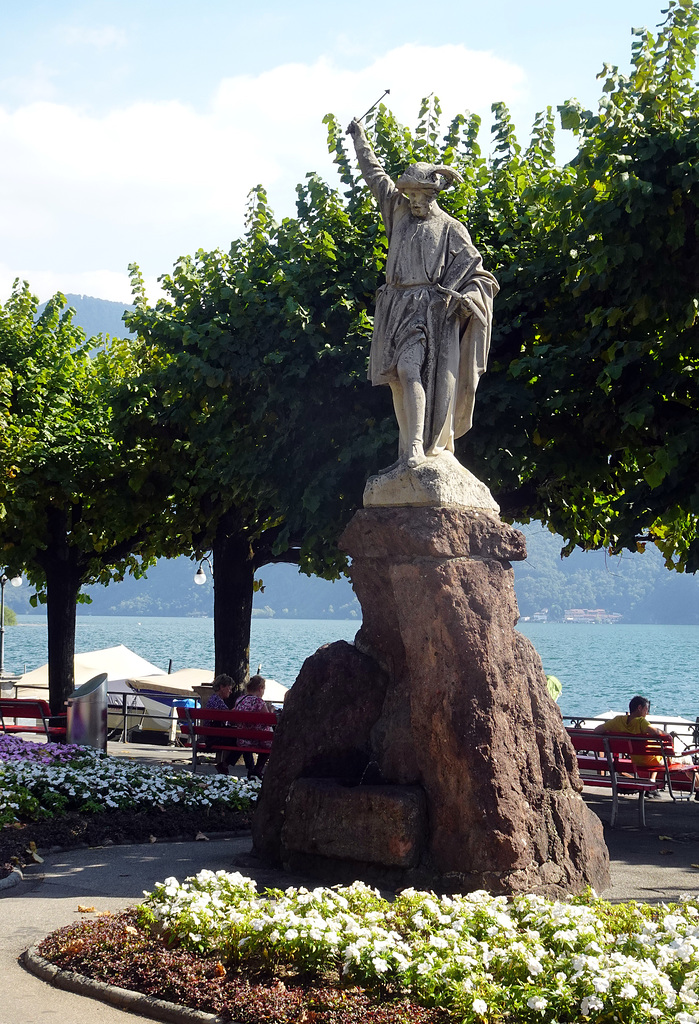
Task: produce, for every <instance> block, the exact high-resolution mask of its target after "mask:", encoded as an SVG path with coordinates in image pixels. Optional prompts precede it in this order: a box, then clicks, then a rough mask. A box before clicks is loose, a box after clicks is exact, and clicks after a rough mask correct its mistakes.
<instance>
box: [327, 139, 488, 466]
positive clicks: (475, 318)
mask: <svg viewBox="0 0 699 1024" xmlns="http://www.w3.org/2000/svg"><path fill="white" fill-rule="evenodd" d="M347 134H348V135H350V136H351V138H352V141H353V143H354V148H355V152H356V154H357V162H358V164H359V168H360V170H361V172H362V176H363V177H364V180H365V181H366V183H367V185H368V186H369V188H370V189H371V191H372V193H373V194H374V196H375V198H376V200H377V202H378V204H379V208H380V210H381V216H382V219H383V222H384V225H385V228H386V234H387V236H388V259H387V261H386V283H385V284H384V285H382V287H381V288H380V289H379V291H378V294H377V297H376V312H375V316H374V336H373V339H372V344H371V355H370V360H369V377H370V379H371V381H372V383H373V384H388V385H389V386H390V388H391V392H392V394H393V403H394V408H395V413H396V419H397V420H398V429H399V448H398V462H397V463H396V464H395V465H394V466H391V467H389V470H388V471H387V472H395V471H396V470H398V471H400V470H401V469H402V470H404V469H405V468H406V467H407V469H409V470H416V469H418V467H420V466H421V465H423V464H425V463H428V462H429V461H430V460H431V459H434V458H437V457H446V458H447V460H448V459H450V458H451V459H452V460H453V461H455V460H454V458H453V453H454V440H455V438H457V437H460V436H461V435H462V434H465V433H466V431H467V430H469V429H470V427H471V424H472V417H473V406H474V401H475V395H476V388H477V386H478V380H479V378H480V376H481V374H482V373H484V371H485V368H486V363H487V358H488V350H489V347H490V334H491V324H492V309H493V298H494V297H495V295H496V294H497V292H498V284H497V281H496V280H495V278H494V277H493V275H492V274H490V273H488V271H487V270H485V269H484V267H483V261H482V259H481V256H480V253H479V252H478V250H477V249H476V248H475V246H474V245H473V243H472V241H471V237H470V235H469V233H468V230H467V229H466V226H465V225H464V224H462V223H461V222H460V221H457V220H455V219H454V218H453V217H450V216H449V215H448V214H446V213H445V212H444V210H442V209H441V208H440V206H439V205H438V204H437V201H436V200H437V196H438V195H439V193H440V191H442V189H445V188H448V187H450V186H451V185H458V184H460V183H461V180H462V179H461V177H460V175H459V174H458V173H457V172H456V171H454V170H453V169H452V168H451V167H446V166H444V165H439V164H428V163H414V164H410V165H409V166H408V167H407V168H406V169H405V171H404V172H403V174H402V175H401V176H400V177H399V178H398V180H397V181H396V182H395V183H394V182H393V181H392V179H391V178H390V177H389V175H388V174H387V173H386V171H385V170H384V169H383V167H382V166H381V164H380V163H379V161H378V160H377V159H376V156H375V154H374V151H373V149H372V147H371V144H370V143H369V140H368V139H367V136H366V133H365V131H364V128H363V126H362V125H361V124H360V123H359V122H358V121H357V120H354V121H352V122H351V124H350V125H349V127H348V129H347ZM435 465H436V464H435Z"/></svg>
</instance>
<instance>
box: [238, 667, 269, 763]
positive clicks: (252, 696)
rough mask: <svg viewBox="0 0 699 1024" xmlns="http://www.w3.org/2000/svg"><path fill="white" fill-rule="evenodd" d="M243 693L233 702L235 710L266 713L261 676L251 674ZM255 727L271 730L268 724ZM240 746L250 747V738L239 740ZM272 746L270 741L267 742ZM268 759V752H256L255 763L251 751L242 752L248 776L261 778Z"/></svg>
mask: <svg viewBox="0 0 699 1024" xmlns="http://www.w3.org/2000/svg"><path fill="white" fill-rule="evenodd" d="M245 691H246V692H245V693H244V694H243V695H242V697H238V699H237V701H236V702H235V708H234V710H235V711H261V712H263V713H266V712H268V711H269V708H268V707H267V705H266V703H265V702H264V700H263V699H262V698H263V697H264V693H265V679H264V677H263V676H251V677H250V682H249V683H248V685H247V686H246V687H245ZM257 728H259V729H262V730H264V731H265V732H272V729H271V727H270V726H269V725H261V726H257ZM240 746H241V747H251V746H252V741H251V740H240ZM268 746H270V747H271V746H272V743H271V741H270V743H269V744H268ZM268 759H269V754H258V755H257V764H255V755H254V754H253V752H252V751H250V752H248V751H245V752H244V753H243V760H244V761H245V767H246V768H247V770H248V778H249V779H252V778H258V779H261V778H262V775H263V773H264V770H265V765H266V764H267V761H268Z"/></svg>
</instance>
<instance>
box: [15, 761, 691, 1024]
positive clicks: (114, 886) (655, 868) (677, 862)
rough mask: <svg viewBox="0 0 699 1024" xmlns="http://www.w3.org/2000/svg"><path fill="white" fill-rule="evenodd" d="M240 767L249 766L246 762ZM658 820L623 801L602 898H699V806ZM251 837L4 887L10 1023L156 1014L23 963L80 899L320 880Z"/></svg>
mask: <svg viewBox="0 0 699 1024" xmlns="http://www.w3.org/2000/svg"><path fill="white" fill-rule="evenodd" d="M109 752H110V753H111V754H116V755H117V756H125V757H129V758H133V759H135V760H139V761H144V762H167V763H169V764H178V765H180V766H181V767H182V768H186V767H187V766H188V765H189V764H191V755H190V753H189V751H187V750H184V749H176V748H165V747H146V746H142V745H136V744H128V745H122V744H112V743H110V744H109ZM239 770H240V769H239ZM585 799H586V802H587V803H588V804H589V806H590V807H592V809H593V810H595V811H596V812H597V813H598V814H599V815H600V817H601V818H602V820H603V821H605V820H607V821H608V819H609V810H610V807H611V798H610V797H609V796H608V795H607V794H600V795H599V796H597V795H596V794H593V795H590V796H588V794H587V793H586V795H585ZM646 807H647V810H646V818H647V822H648V827H647V828H646V829H643V830H641V829H638V828H637V827H636V825H637V800H636V798H635V797H634V798H626V799H622V800H621V807H620V812H619V818H620V827H619V828H616V829H614V830H611V829H609V828H605V838H606V841H607V845H608V846H609V852H610V857H611V875H612V885H611V887H610V888H609V889H607V890H606V891H605V892H604V893H602V894H601V895H603V896H605V897H606V898H607V899H610V900H613V901H620V900H629V899H634V900H639V901H647V902H652V903H657V902H670V901H672V900H675V899H677V898H678V897H680V896H681V895H682V894H683V893H690V894H691V895H693V896H699V869H697V868H695V867H693V864H694V863H699V803H698V802H695V801H690V802H689V803H682V804H675V803H673V802H672V801H671V800H670V799H669V797H666V796H663V798H662V799H661V800H657V801H649V802H648V803H647V805H646ZM250 846H251V842H250V837H249V836H235V837H229V836H212V837H211V840H210V841H209V842H203V841H199V842H172V843H153V844H147V845H133V846H107V847H93V848H80V849H75V850H64V851H57V852H54V853H50V854H48V855H46V857H45V861H44V863H43V864H35V865H32V866H31V867H28V868H27V869H25V876H24V880H23V881H21V882H19V884H17V885H16V886H14V887H13V888H10V889H5V890H2V891H0V973H2V977H3V997H2V1000H1V1001H0V1024H16V1022H18V1021H22V1024H45V1022H52V1021H56V1022H58V1021H61V1024H63V1022H65V1021H70V1022H71V1024H94V1021H95V1018H96V1016H98V1017H99V1020H100V1024H128V1022H129V1021H131V1022H133V1021H135V1020H142V1021H145V1020H150V1019H151V1018H147V1017H141V1016H138V1015H135V1014H133V1013H129V1012H126V1011H123V1010H119V1009H117V1008H115V1007H112V1006H109V1005H107V1004H104V1003H99V1004H98V1003H96V1002H95V1001H94V1000H92V999H90V998H87V997H84V996H80V995H77V994H75V993H72V992H67V991H64V990H62V989H58V988H54V987H52V986H50V985H48V984H47V983H46V982H43V981H41V980H39V979H38V978H36V977H34V976H33V975H31V974H29V973H28V972H27V971H26V970H25V969H24V968H23V967H22V966H21V965H20V964H19V962H18V957H19V956H20V955H21V954H22V953H23V951H24V950H25V949H27V947H28V946H30V945H32V944H33V943H35V942H37V941H39V940H40V939H42V938H43V937H44V936H45V935H47V934H48V933H49V932H50V931H53V930H54V929H55V928H59V927H61V926H62V925H65V924H70V923H72V922H73V921H75V920H76V919H78V918H80V917H82V916H83V915H81V914H80V913H79V912H78V904H82V905H89V906H94V907H95V909H96V910H110V911H117V910H121V909H122V908H124V907H127V906H129V905H131V904H134V903H137V902H138V901H139V900H140V899H141V898H142V896H143V890H144V889H146V890H150V889H152V888H153V886H154V884H155V883H156V882H159V881H164V879H165V878H167V877H168V876H171V875H174V876H175V877H176V878H178V879H180V880H181V879H183V878H184V877H186V876H187V875H192V874H196V872H197V871H200V870H201V869H202V868H209V869H210V870H213V871H218V870H226V871H233V870H240V871H241V872H242V873H244V874H246V875H248V876H250V877H252V878H254V879H255V880H256V881H257V883H258V888H260V889H262V888H264V887H265V886H278V887H281V888H285V887H287V886H289V885H303V884H308V885H310V886H311V887H312V886H313V885H315V884H316V883H315V882H313V880H311V879H307V878H303V877H301V876H292V875H288V874H285V873H282V872H280V871H275V870H271V869H269V868H264V867H262V866H260V865H259V864H256V863H255V862H254V861H253V860H252V859H251V858H250Z"/></svg>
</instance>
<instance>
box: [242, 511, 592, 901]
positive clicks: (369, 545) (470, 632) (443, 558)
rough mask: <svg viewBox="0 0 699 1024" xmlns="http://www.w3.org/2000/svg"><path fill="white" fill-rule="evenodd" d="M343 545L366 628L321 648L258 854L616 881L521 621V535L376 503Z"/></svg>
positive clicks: (434, 874) (359, 872)
mask: <svg viewBox="0 0 699 1024" xmlns="http://www.w3.org/2000/svg"><path fill="white" fill-rule="evenodd" d="M342 545H343V547H344V548H345V550H346V551H347V552H348V553H349V554H350V555H351V557H352V569H351V575H352V582H353V585H354V589H355V591H356V593H357V597H358V598H359V601H360V603H361V606H362V612H363V624H362V627H361V629H360V631H359V633H358V634H357V637H356V640H355V647H354V648H352V647H351V646H350V645H347V644H334V645H331V646H329V647H326V648H322V649H321V651H319V652H318V654H316V655H314V656H313V657H311V658H309V659H308V660H307V661H306V663H305V664H304V666H303V669H302V671H301V674H300V675H299V678H298V680H297V682H296V683H295V685H294V687H293V689H292V690H291V693H290V694H289V697H288V698H287V707H286V710H285V712H284V715H283V716H282V722H281V725H280V728H279V731H278V735H277V737H276V739H275V745H274V749H273V752H272V757H271V758H270V763H269V767H268V770H267V774H266V776H265V780H264V785H263V789H262V794H261V798H260V802H259V809H258V813H257V815H256V818H255V822H254V827H253V838H254V843H255V848H256V850H257V852H258V853H259V854H261V855H262V856H263V857H265V858H266V859H269V860H275V861H277V862H281V863H283V864H285V865H286V866H288V867H290V868H296V869H299V868H301V869H303V870H306V871H315V872H316V873H317V874H319V875H320V876H321V877H323V878H324V879H325V880H335V881H340V880H345V879H347V878H348V877H359V878H366V879H367V880H369V881H374V882H377V883H378V884H386V885H395V886H399V885H408V884H411V885H418V886H422V887H430V888H434V889H437V890H440V891H453V892H457V891H461V892H464V891H470V890H474V889H479V888H484V889H488V890H490V891H491V892H496V893H500V892H539V893H544V894H548V895H561V894H563V893H567V892H575V891H579V890H581V889H582V888H584V887H585V886H586V885H591V886H593V887H594V888H595V889H597V890H601V889H604V888H605V887H606V885H607V884H608V880H609V878H608V866H609V865H608V854H607V849H606V846H605V844H604V840H603V836H602V827H601V824H600V822H599V819H598V818H597V817H596V816H595V815H594V814H593V813H592V812H591V811H589V809H588V808H587V807H586V806H585V804H584V803H583V800H582V798H581V796H580V790H581V785H580V781H579V778H578V774H577V768H576V762H575V755H574V752H573V750H572V747H571V746H570V743H569V741H568V739H567V736H566V734H565V730H564V728H563V724H562V720H561V716H560V712H559V710H558V708H557V707H556V705H555V704H554V703H553V702H552V701H551V699H550V697H549V696H548V693H547V691H546V681H545V676H544V672H543V669H542V666H541V660H540V658H539V656H538V655H537V653H536V651H535V650H534V648H533V647H532V645H531V644H530V643H529V641H528V640H527V639H526V638H525V637H524V636H522V635H521V634H520V633H518V632H517V631H516V630H515V624H516V622H517V618H518V614H517V606H516V601H515V595H514V583H513V576H514V574H513V572H512V568H511V566H510V561H511V560H518V559H523V558H525V557H526V549H525V542H524V537H523V536H522V534H521V533H519V532H518V531H516V530H514V529H512V528H511V527H508V526H506V525H504V524H503V523H502V522H501V521H500V520H499V518H498V516H497V515H496V514H495V513H494V512H488V511H477V510H468V509H463V508H447V507H441V508H439V507H437V508H435V507H421V508H410V507H402V508H401V507H383V508H382V507H378V508H365V509H363V510H362V511H360V512H358V513H357V514H356V515H355V516H354V518H353V519H352V521H351V523H350V524H349V526H348V528H347V530H346V531H345V533H344V535H343V538H342ZM287 716H288V718H287ZM333 736H334V737H335V739H334V740H333V739H332V738H331V737H333ZM318 739H319V740H320V746H318V743H317V742H316V741H317V740H318ZM333 743H334V751H335V752H334V754H333V753H332V748H333ZM319 779H322V780H323V782H322V784H319V783H318V781H317V780H319ZM314 780H315V781H314Z"/></svg>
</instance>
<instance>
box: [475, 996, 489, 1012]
mask: <svg viewBox="0 0 699 1024" xmlns="http://www.w3.org/2000/svg"><path fill="white" fill-rule="evenodd" d="M473 1012H474V1013H480V1014H484V1013H487V1012H488V1004H487V1003H486V1002H485V1000H483V999H474V1000H473Z"/></svg>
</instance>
